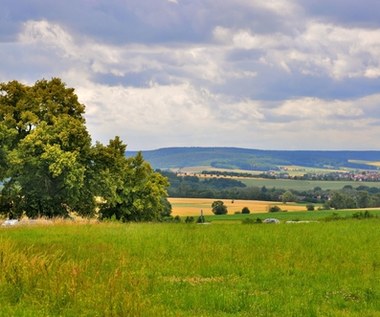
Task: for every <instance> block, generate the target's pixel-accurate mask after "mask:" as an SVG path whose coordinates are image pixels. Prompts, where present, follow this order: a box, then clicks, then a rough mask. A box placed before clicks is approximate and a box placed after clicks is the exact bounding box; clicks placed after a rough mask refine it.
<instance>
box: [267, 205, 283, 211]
mask: <svg viewBox="0 0 380 317" xmlns="http://www.w3.org/2000/svg"><path fill="white" fill-rule="evenodd" d="M268 211H269V212H279V211H281V208H280V207H278V206H270V207H269V209H268Z"/></svg>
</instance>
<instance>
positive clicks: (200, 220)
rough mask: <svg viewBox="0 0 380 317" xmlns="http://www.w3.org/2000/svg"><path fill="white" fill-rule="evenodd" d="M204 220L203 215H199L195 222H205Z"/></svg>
mask: <svg viewBox="0 0 380 317" xmlns="http://www.w3.org/2000/svg"><path fill="white" fill-rule="evenodd" d="M205 222H206V220H205V217H204V216H199V217H198V219H197V223H205Z"/></svg>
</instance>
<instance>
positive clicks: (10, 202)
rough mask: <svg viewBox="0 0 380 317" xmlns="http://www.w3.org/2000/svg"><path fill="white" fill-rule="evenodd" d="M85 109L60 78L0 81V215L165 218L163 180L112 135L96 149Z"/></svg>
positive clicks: (167, 207) (18, 216) (146, 163)
mask: <svg viewBox="0 0 380 317" xmlns="http://www.w3.org/2000/svg"><path fill="white" fill-rule="evenodd" d="M84 110H85V107H84V105H82V104H81V103H79V101H78V97H77V96H76V94H75V93H74V89H72V88H67V87H66V86H65V84H64V83H63V82H62V81H61V80H60V79H58V78H53V79H52V80H50V81H48V80H40V81H37V82H36V83H35V84H34V85H33V86H26V85H23V84H21V83H19V82H17V81H11V82H8V83H0V182H2V184H3V186H2V189H1V194H0V214H3V215H5V216H7V217H9V218H20V217H22V216H24V215H26V216H28V217H30V218H36V217H49V218H52V217H67V216H69V215H70V214H73V213H76V214H79V215H80V216H85V217H93V216H97V217H98V218H100V219H104V218H115V219H118V220H121V221H151V220H156V219H157V220H159V219H160V218H162V217H164V216H167V215H168V214H170V211H171V208H170V204H169V203H168V201H167V199H166V197H167V191H166V188H167V186H168V181H167V179H166V178H165V177H163V176H162V175H161V174H159V173H157V172H155V171H154V170H153V169H152V168H151V166H150V164H149V163H148V162H147V161H145V160H144V159H143V157H142V155H141V153H137V155H136V156H134V157H129V158H126V157H125V150H126V145H125V144H123V142H122V141H121V140H120V138H119V137H117V136H116V137H115V138H114V139H112V140H110V141H109V143H108V144H107V145H103V144H101V143H99V142H97V143H96V144H95V145H93V143H92V141H91V137H90V135H89V133H88V131H87V128H86V126H85V119H84Z"/></svg>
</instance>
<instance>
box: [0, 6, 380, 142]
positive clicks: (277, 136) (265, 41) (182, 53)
mask: <svg viewBox="0 0 380 317" xmlns="http://www.w3.org/2000/svg"><path fill="white" fill-rule="evenodd" d="M68 2H70V1H68ZM127 2H128V3H126V2H123V1H121V2H120V1H110V2H109V4H107V5H105V7H106V9H107V10H106V9H105V8H104V7H103V6H100V4H101V2H99V1H91V2H86V3H87V5H86V6H85V8H86V9H89V10H90V12H91V13H90V14H89V15H86V17H87V19H88V20H86V19H84V20H83V21H79V20H78V19H77V17H78V12H73V16H71V15H70V17H68V16H66V17H65V14H64V13H62V16H61V15H60V16H59V17H57V16H54V15H51V16H50V18H49V17H44V15H43V14H41V15H40V16H41V17H44V18H43V19H42V20H33V19H35V16H31V20H25V21H24V23H23V26H22V28H21V29H20V33H19V35H18V37H17V38H16V40H14V41H13V42H12V41H10V42H9V38H10V37H7V38H8V42H7V43H4V42H0V61H1V64H0V66H1V67H0V79H2V80H11V79H18V80H23V81H26V82H28V83H30V84H31V83H33V82H34V81H35V80H37V79H40V78H42V77H45V78H50V77H53V76H58V77H61V78H62V79H63V80H64V81H65V82H67V84H68V85H69V86H71V87H75V88H76V90H77V93H78V95H79V97H80V100H81V102H83V103H84V104H86V106H87V110H86V116H87V121H88V126H89V128H90V131H91V133H92V134H93V136H94V139H99V140H101V141H107V139H108V138H111V137H113V136H114V135H116V134H118V135H121V136H122V137H123V138H124V139H126V140H127V142H128V143H129V144H130V146H132V147H133V148H134V149H138V148H154V147H159V146H170V145H194V146H195V145H220V146H228V145H234V146H245V147H261V148H297V147H298V148H318V147H321V148H345V147H346V148H349V147H352V148H355V147H356V148H360V147H363V148H365V147H367V148H371V147H372V148H378V147H379V146H378V145H376V144H377V142H376V140H377V139H378V138H377V135H378V134H380V128H378V126H379V125H378V124H377V121H379V120H380V119H378V118H380V110H378V108H379V107H378V105H379V100H380V96H379V94H378V88H377V86H376V80H378V79H379V78H380V59H379V58H378V57H379V56H380V29H378V28H374V27H372V28H371V29H370V28H366V27H364V26H361V27H358V26H355V27H352V26H349V24H345V25H343V24H337V22H331V21H330V22H329V21H328V20H323V22H321V21H322V19H317V18H315V17H308V16H306V14H305V12H304V11H303V8H302V5H303V4H302V3H301V1H295V0H294V1H292V0H286V1H285V0H271V1H270V0H268V1H251V0H236V1H232V0H231V1H230V0H227V1H224V2H215V1H211V0H205V1H201V0H194V1H178V0H165V1H143V2H141V1H137V0H131V1H127ZM62 3H66V2H62ZM72 4H73V2H71V5H72ZM62 6H63V7H65V5H64V4H62ZM66 6H67V5H66ZM82 9H83V8H82ZM49 12H50V11H49ZM11 13H12V12H11ZM49 14H50V13H49ZM75 14H76V15H75ZM31 15H32V14H31ZM10 16H11V15H10ZM90 17H91V19H92V20H91V19H90ZM95 17H96V18H95ZM98 17H103V18H104V20H102V21H104V23H100V24H99V18H98ZM20 20H21V18H20ZM95 20H96V21H95ZM94 22H96V23H94ZM362 25H365V24H362ZM132 26H133V27H132ZM111 30H112V32H111ZM125 30H128V31H125ZM0 34H1V31H0ZM108 37H109V38H111V39H110V40H108ZM366 95H367V96H366ZM300 131H302V133H300ZM353 132H355V133H353ZM371 138H373V139H371ZM310 140H312V142H310ZM339 142H340V144H339Z"/></svg>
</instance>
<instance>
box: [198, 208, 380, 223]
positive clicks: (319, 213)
mask: <svg viewBox="0 0 380 317" xmlns="http://www.w3.org/2000/svg"><path fill="white" fill-rule="evenodd" d="M368 211H369V213H370V214H371V215H372V216H374V217H378V218H380V210H368ZM358 212H364V210H354V209H351V210H349V209H348V210H316V211H292V212H272V213H269V212H265V213H254V214H231V215H229V214H227V215H212V216H205V219H206V220H207V221H209V222H218V221H223V222H227V221H228V222H229V221H231V222H238V221H242V220H244V219H247V218H248V219H257V218H260V219H261V220H263V219H265V218H276V219H278V220H281V221H287V220H310V221H320V220H325V219H328V218H330V217H332V216H334V215H337V216H338V217H341V218H352V216H353V215H354V214H356V213H358Z"/></svg>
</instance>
